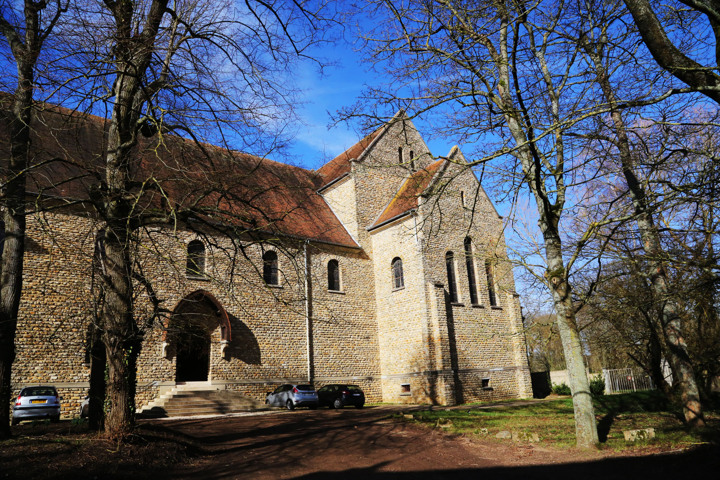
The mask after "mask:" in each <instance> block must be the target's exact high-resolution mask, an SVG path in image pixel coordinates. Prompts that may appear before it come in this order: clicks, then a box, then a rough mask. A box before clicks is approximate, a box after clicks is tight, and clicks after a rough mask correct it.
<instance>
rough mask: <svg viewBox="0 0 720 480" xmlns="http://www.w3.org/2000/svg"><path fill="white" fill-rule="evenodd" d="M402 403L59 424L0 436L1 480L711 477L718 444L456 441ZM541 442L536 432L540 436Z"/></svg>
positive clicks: (719, 463)
mask: <svg viewBox="0 0 720 480" xmlns="http://www.w3.org/2000/svg"><path fill="white" fill-rule="evenodd" d="M399 410H400V407H372V408H364V409H362V410H355V409H344V410H327V409H321V410H312V411H311V410H296V411H294V412H287V411H271V412H264V413H263V412H257V413H253V414H247V415H240V416H225V417H212V418H197V417H194V418H186V419H172V420H170V419H167V420H145V421H142V422H141V424H140V426H139V428H138V430H137V433H138V435H136V436H133V437H132V438H131V441H130V442H129V443H127V444H123V445H116V444H113V443H110V442H108V441H107V440H103V439H102V438H100V437H98V436H96V435H94V434H92V433H89V432H88V431H87V426H86V425H85V426H83V425H82V424H76V423H73V422H71V421H64V422H60V423H56V424H52V423H38V424H33V423H29V424H21V425H19V426H16V427H13V431H14V433H15V435H16V437H14V438H13V439H10V440H8V441H5V442H2V443H0V480H4V479H8V480H9V479H18V480H28V479H32V480H41V479H42V480H45V479H66V478H67V479H72V480H79V479H93V480H96V479H101V480H105V479H123V480H124V479H128V478H130V479H133V480H139V479H146V478H147V479H153V480H163V479H168V480H169V479H172V480H199V479H203V480H204V479H260V480H263V479H321V480H324V479H328V480H330V479H332V480H337V479H342V480H346V479H401V480H410V479H413V480H415V479H421V480H422V479H459V478H462V479H464V478H482V479H494V478H501V479H503V480H506V479H522V480H528V479H532V480H536V479H544V478H547V479H552V480H563V479H565V478H571V479H573V480H594V479H597V480H608V479H625V478H633V479H640V480H644V479H648V480H656V479H664V478H672V479H674V480H677V479H685V478H715V477H717V473H718V472H720V450H719V449H718V447H715V448H709V447H707V448H703V449H698V450H695V451H693V452H690V453H676V454H663V455H646V456H635V457H633V456H621V455H619V454H618V453H616V452H613V451H611V450H607V449H606V450H601V451H595V452H592V453H587V452H579V451H577V450H575V449H567V450H557V449H551V448H546V447H544V446H543V444H542V443H540V444H537V445H531V444H517V443H513V442H512V441H510V440H497V439H494V438H485V439H480V438H476V437H472V436H467V437H466V436H453V435H448V434H447V433H446V432H444V431H442V430H439V429H435V430H432V429H427V428H423V427H420V426H417V425H414V424H412V423H406V422H402V421H397V420H396V419H393V418H391V415H392V414H393V413H397V412H398V411H399ZM538 433H539V434H540V436H541V437H542V432H538Z"/></svg>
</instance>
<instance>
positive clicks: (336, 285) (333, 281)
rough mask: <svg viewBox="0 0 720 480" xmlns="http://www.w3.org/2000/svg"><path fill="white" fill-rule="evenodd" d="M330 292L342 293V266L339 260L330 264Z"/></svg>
mask: <svg viewBox="0 0 720 480" xmlns="http://www.w3.org/2000/svg"><path fill="white" fill-rule="evenodd" d="M328 290H333V291H336V292H339V291H340V264H339V263H338V261H337V260H330V261H329V262H328Z"/></svg>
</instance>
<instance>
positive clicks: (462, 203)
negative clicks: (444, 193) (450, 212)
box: [460, 190, 465, 207]
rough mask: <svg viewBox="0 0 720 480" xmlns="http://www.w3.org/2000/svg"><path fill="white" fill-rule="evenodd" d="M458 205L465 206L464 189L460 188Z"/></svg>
mask: <svg viewBox="0 0 720 480" xmlns="http://www.w3.org/2000/svg"><path fill="white" fill-rule="evenodd" d="M460 205H461V206H462V207H465V191H464V190H460Z"/></svg>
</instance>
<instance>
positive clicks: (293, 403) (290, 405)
mask: <svg viewBox="0 0 720 480" xmlns="http://www.w3.org/2000/svg"><path fill="white" fill-rule="evenodd" d="M265 403H267V404H268V405H270V406H271V407H286V408H287V409H288V410H294V409H295V407H309V408H312V409H315V408H317V406H318V396H317V392H316V391H315V387H313V386H312V385H293V384H289V383H287V384H285V385H280V386H279V387H278V388H276V389H275V391H274V392H271V393H268V394H267V396H266V397H265Z"/></svg>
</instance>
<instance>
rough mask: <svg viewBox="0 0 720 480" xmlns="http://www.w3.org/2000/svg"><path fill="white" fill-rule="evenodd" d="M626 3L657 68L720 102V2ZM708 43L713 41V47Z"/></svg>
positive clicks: (637, 0) (639, 0)
mask: <svg viewBox="0 0 720 480" xmlns="http://www.w3.org/2000/svg"><path fill="white" fill-rule="evenodd" d="M624 1H625V5H626V6H627V8H628V10H630V13H631V14H632V16H633V19H634V20H635V25H636V26H637V29H638V31H639V32H640V35H641V36H642V39H643V42H645V45H647V47H648V49H649V50H650V52H651V53H652V56H653V57H654V58H655V61H656V62H657V63H658V65H660V67H662V68H663V69H665V70H667V71H668V72H670V73H671V74H672V75H674V76H675V77H677V78H678V79H680V80H682V81H683V82H685V83H686V84H687V85H689V86H690V87H691V88H692V89H693V90H696V91H698V92H701V93H703V94H704V95H706V96H707V97H708V98H711V99H713V100H714V101H715V102H716V103H720V72H718V69H719V68H720V42H718V40H720V2H718V1H717V0H677V1H672V2H669V3H667V4H663V5H662V6H661V5H654V6H653V5H651V4H650V1H649V0H624ZM681 7H682V8H681ZM658 14H660V18H658ZM703 16H704V17H705V21H706V22H707V23H705V21H703V20H702V19H701V18H702V17H703ZM703 24H704V25H708V26H709V27H710V29H707V28H703V27H702V26H704V25H703ZM676 27H677V28H676ZM671 30H672V32H671ZM711 31H712V34H711V33H710V32H711ZM708 41H714V43H715V46H714V48H710V47H709V46H707V42H708ZM703 47H706V48H703Z"/></svg>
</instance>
